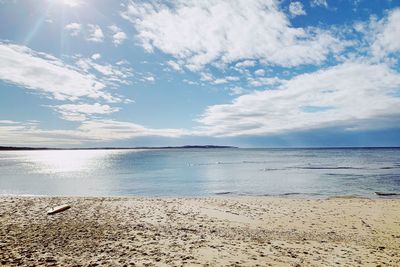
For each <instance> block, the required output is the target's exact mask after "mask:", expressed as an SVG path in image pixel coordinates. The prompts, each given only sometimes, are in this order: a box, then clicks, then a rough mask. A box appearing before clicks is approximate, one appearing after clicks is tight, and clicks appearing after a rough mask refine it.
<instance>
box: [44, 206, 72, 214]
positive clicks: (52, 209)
mask: <svg viewBox="0 0 400 267" xmlns="http://www.w3.org/2000/svg"><path fill="white" fill-rule="evenodd" d="M69 208H71V206H70V205H61V206H57V207H54V208H51V209H49V210H48V211H47V214H48V215H53V214H56V213H59V212H62V211H65V210H67V209H69Z"/></svg>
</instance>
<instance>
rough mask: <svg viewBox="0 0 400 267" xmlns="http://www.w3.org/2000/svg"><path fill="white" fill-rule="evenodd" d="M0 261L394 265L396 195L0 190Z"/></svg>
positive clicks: (398, 261)
mask: <svg viewBox="0 0 400 267" xmlns="http://www.w3.org/2000/svg"><path fill="white" fill-rule="evenodd" d="M61 204H70V205H71V209H69V210H67V211H64V212H62V213H58V214H55V215H47V214H46V211H47V210H48V209H49V208H50V207H52V206H57V205H61ZM0 265H2V266H34V265H47V266H57V265H61V266H96V265H107V266H123V265H126V266H135V265H136V266H196V265H198V266H400V200H399V199H361V198H332V199H290V198H267V197H215V198H135V197H116V198H84V197H68V198H62V197H0Z"/></svg>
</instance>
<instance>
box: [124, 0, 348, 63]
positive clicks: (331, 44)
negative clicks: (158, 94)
mask: <svg viewBox="0 0 400 267" xmlns="http://www.w3.org/2000/svg"><path fill="white" fill-rule="evenodd" d="M122 16H123V17H124V18H125V19H127V20H129V21H130V22H131V23H132V24H133V25H134V27H135V28H136V30H137V32H138V35H137V39H138V41H139V42H140V44H141V45H142V46H143V48H144V49H145V50H147V51H148V52H152V51H153V50H154V49H159V50H161V51H162V52H164V53H167V54H170V55H172V56H174V57H175V58H176V59H178V60H182V61H183V62H184V63H185V66H186V67H187V68H188V69H190V70H192V71H196V70H199V69H202V68H203V67H204V66H205V65H207V64H214V65H215V66H223V65H224V64H230V63H234V62H237V61H241V60H261V62H262V63H264V64H272V65H279V66H285V67H292V66H298V65H302V64H319V63H321V62H323V61H324V60H325V59H326V58H327V56H328V55H329V54H331V53H336V52H338V51H340V50H341V49H342V48H343V46H344V45H345V43H344V42H341V41H340V40H338V39H337V38H336V37H334V36H333V35H332V34H331V33H330V32H328V31H326V30H321V29H317V28H295V27H292V25H291V24H290V21H289V19H288V18H287V16H286V15H285V13H284V12H282V11H281V10H279V6H278V4H277V2H276V1H273V0H267V1H265V0H235V1H232V0H220V1H217V0H209V1H194V0H189V1H183V0H175V1H172V2H171V3H170V4H169V5H163V4H160V3H159V2H157V3H138V2H130V4H129V5H128V6H127V8H126V10H125V11H124V12H123V13H122Z"/></svg>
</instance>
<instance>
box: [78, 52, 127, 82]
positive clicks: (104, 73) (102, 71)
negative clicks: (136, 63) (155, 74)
mask: <svg viewBox="0 0 400 267" xmlns="http://www.w3.org/2000/svg"><path fill="white" fill-rule="evenodd" d="M93 56H95V57H96V58H97V55H96V54H94V55H93ZM93 56H92V58H80V59H79V60H78V61H77V62H76V64H77V65H78V66H79V67H80V68H81V69H82V70H84V71H85V72H87V73H94V72H96V73H97V74H98V75H99V76H101V78H100V80H101V81H102V82H103V83H104V84H106V85H110V86H115V85H116V84H130V80H129V78H131V77H132V76H133V70H132V69H131V68H130V67H125V66H122V65H123V64H122V63H121V64H116V65H111V64H99V63H96V62H94V61H93V60H92V59H93ZM117 63H118V62H117Z"/></svg>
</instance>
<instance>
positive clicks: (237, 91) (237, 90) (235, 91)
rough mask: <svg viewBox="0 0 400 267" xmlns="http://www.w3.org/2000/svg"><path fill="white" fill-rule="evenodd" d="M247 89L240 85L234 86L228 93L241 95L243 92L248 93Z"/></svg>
mask: <svg viewBox="0 0 400 267" xmlns="http://www.w3.org/2000/svg"><path fill="white" fill-rule="evenodd" d="M248 92H249V91H248V90H246V89H244V88H243V87H240V86H235V87H232V88H230V89H229V94H230V95H242V94H245V93H248Z"/></svg>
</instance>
